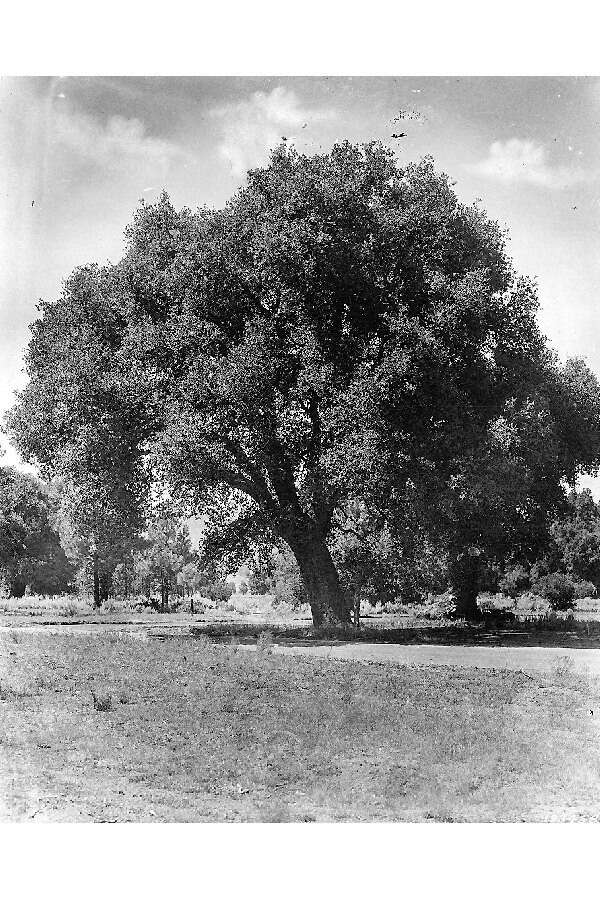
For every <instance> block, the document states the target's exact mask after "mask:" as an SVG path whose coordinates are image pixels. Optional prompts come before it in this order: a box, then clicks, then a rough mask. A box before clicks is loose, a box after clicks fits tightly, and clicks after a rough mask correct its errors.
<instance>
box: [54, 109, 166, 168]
mask: <svg viewBox="0 0 600 900" xmlns="http://www.w3.org/2000/svg"><path fill="white" fill-rule="evenodd" d="M49 137H50V144H51V145H52V146H53V147H54V148H66V149H67V150H70V151H71V152H73V153H76V154H77V155H79V156H81V157H83V158H84V159H85V160H87V161H91V162H93V163H95V164H96V165H98V166H102V167H107V168H110V169H112V168H122V167H124V166H127V167H128V166H130V165H131V164H133V165H135V166H136V167H141V168H142V170H146V169H147V168H152V169H153V170H155V169H158V170H159V171H162V172H164V171H166V169H167V168H168V166H169V164H170V162H171V161H172V160H173V159H175V158H176V157H177V156H179V155H181V150H180V149H179V148H178V147H177V146H175V145H174V144H172V143H171V142H169V141H166V140H163V139H161V138H156V137H152V136H151V135H148V134H147V133H146V128H145V125H144V123H143V122H141V121H140V120H139V119H125V118H123V117H122V116H111V117H110V118H109V119H108V120H107V121H106V123H101V122H99V121H98V120H97V119H95V118H93V117H92V116H87V115H82V114H81V113H75V112H72V111H70V110H65V111H62V110H61V111H59V112H58V113H57V114H55V115H53V116H52V121H51V129H50V135H49Z"/></svg>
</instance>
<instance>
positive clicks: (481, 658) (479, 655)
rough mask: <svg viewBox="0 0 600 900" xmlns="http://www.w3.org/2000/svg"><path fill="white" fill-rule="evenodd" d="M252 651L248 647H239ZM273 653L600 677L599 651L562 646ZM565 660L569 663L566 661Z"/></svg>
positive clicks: (327, 647) (278, 648) (352, 647)
mask: <svg viewBox="0 0 600 900" xmlns="http://www.w3.org/2000/svg"><path fill="white" fill-rule="evenodd" d="M240 647H241V648H243V649H244V650H256V646H255V645H252V644H240ZM273 650H274V652H275V653H284V654H286V655H291V656H298V655H308V656H321V657H323V656H324V657H326V658H331V659H346V660H356V661H359V662H375V663H377V662H378V663H398V664H400V665H405V666H456V667H458V668H476V669H513V670H518V671H523V672H549V671H552V670H553V669H555V668H556V667H557V666H562V665H565V664H567V665H572V667H573V669H575V670H576V671H578V672H584V673H586V674H589V675H593V676H600V650H572V649H566V648H563V647H473V646H468V647H459V646H439V645H438V646H436V645H432V644H413V645H400V644H358V643H357V644H323V645H315V646H306V645H302V646H293V645H282V644H274V645H273ZM567 660H569V661H570V662H568V663H567V662H566V661H567Z"/></svg>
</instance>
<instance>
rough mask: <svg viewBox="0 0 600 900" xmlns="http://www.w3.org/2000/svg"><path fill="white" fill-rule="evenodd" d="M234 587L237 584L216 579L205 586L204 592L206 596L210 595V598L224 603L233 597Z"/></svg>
mask: <svg viewBox="0 0 600 900" xmlns="http://www.w3.org/2000/svg"><path fill="white" fill-rule="evenodd" d="M234 589H235V585H233V584H225V582H224V581H214V582H213V583H212V584H208V585H206V587H203V588H202V593H203V595H204V596H205V597H208V599H209V600H213V601H216V602H217V603H224V602H226V601H228V600H229V599H230V598H231V595H232V594H233V591H234Z"/></svg>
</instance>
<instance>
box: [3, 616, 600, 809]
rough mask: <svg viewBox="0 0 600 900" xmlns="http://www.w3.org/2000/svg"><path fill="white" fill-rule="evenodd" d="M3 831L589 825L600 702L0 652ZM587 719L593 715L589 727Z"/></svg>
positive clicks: (351, 670) (464, 685) (554, 677)
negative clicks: (176, 824)
mask: <svg viewBox="0 0 600 900" xmlns="http://www.w3.org/2000/svg"><path fill="white" fill-rule="evenodd" d="M0 642H1V643H0V650H1V669H0V715H1V717H2V734H1V743H0V760H1V766H0V779H1V787H0V802H1V815H2V819H3V820H4V821H7V820H8V821H63V822H64V821H68V822H80V821H82V822H83V821H93V822H101V821H112V822H115V821H116V822H141V821H164V822H172V821H183V822H185V821H195V822H202V821H211V822H214V821H246V822H253V821H258V822H299V821H300V822H313V821H318V822H320V821H409V822H419V821H458V822H460V821H470V822H477V821H483V822H487V821H497V822H502V821H548V820H553V821H572V820H576V821H581V820H584V821H585V820H597V819H598V808H599V807H598V799H599V796H600V746H599V737H600V734H599V727H598V722H600V702H599V698H600V693H599V686H598V684H597V683H595V682H593V681H592V680H590V679H586V678H582V677H580V676H577V675H575V673H574V672H573V671H572V670H570V668H569V667H568V666H567V665H562V666H561V665H559V666H557V667H556V668H555V670H554V671H553V672H551V673H549V674H548V675H539V676H533V677H532V676H530V675H527V674H524V673H523V672H508V671H501V670H492V671H490V670H487V671H483V670H465V669H462V670H461V669H453V668H448V667H428V668H426V667H402V666H396V665H391V664H385V665H372V664H371V665H367V664H360V663H353V662H337V661H333V660H327V659H323V660H321V659H309V658H304V657H299V658H286V657H282V656H278V655H275V654H273V653H272V652H271V649H272V648H271V642H270V639H269V637H268V636H266V637H265V636H264V635H263V636H262V637H260V636H259V638H258V646H257V648H256V652H254V653H248V652H246V651H245V650H244V649H242V648H241V647H240V646H239V645H238V644H237V643H235V642H232V643H230V644H224V645H217V644H214V643H212V642H210V641H209V640H207V639H206V637H200V638H199V639H193V638H188V639H187V640H169V641H164V642H159V641H153V640H143V639H141V638H140V637H135V636H132V635H125V634H119V633H118V632H116V633H113V634H104V635H95V636H91V635H87V634H80V635H72V634H71V635H56V634H52V635H49V634H44V633H26V632H25V631H24V630H22V629H14V630H12V631H5V632H4V633H3V634H2V635H1V636H0ZM594 713H595V715H594Z"/></svg>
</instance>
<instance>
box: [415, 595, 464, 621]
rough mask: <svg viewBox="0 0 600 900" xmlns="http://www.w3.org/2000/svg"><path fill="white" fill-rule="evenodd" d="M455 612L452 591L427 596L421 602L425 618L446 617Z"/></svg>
mask: <svg viewBox="0 0 600 900" xmlns="http://www.w3.org/2000/svg"><path fill="white" fill-rule="evenodd" d="M455 612H456V600H455V598H454V594H453V593H452V591H445V593H443V594H438V595H437V596H435V597H433V596H429V597H428V599H427V603H425V604H423V607H422V615H423V618H425V619H448V618H451V617H452V616H453V615H454V614H455Z"/></svg>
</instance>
